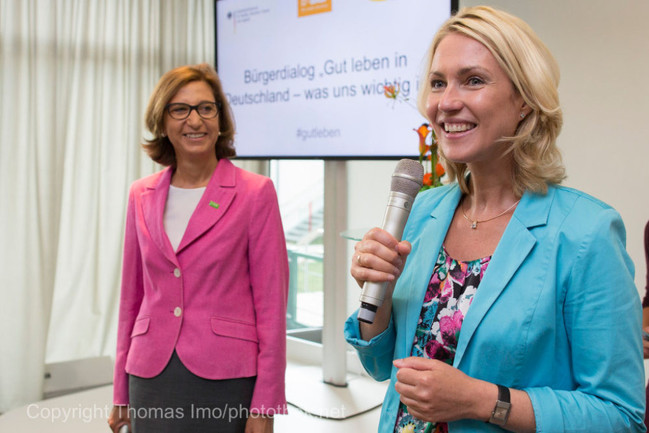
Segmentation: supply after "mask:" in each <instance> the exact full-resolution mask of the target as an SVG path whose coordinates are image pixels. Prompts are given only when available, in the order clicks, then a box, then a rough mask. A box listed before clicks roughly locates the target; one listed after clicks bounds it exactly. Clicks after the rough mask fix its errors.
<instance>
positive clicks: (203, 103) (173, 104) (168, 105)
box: [165, 101, 221, 120]
mask: <svg viewBox="0 0 649 433" xmlns="http://www.w3.org/2000/svg"><path fill="white" fill-rule="evenodd" d="M205 104H209V105H213V106H214V108H216V110H214V112H215V114H214V116H212V117H205V116H203V115H202V114H201V112H200V111H198V107H200V106H202V105H205ZM178 106H182V107H186V108H189V111H188V112H187V115H186V116H185V117H174V115H173V114H171V108H173V107H178ZM165 110H166V111H167V114H169V117H171V118H172V119H175V120H185V119H187V118H188V117H189V116H190V115H191V114H192V111H193V110H196V113H198V116H199V117H200V118H201V119H214V118H216V117H217V116H218V115H219V112H220V111H221V104H220V103H219V102H211V101H203V102H201V103H199V104H197V105H189V104H185V103H184V102H173V103H171V104H167V105H165Z"/></svg>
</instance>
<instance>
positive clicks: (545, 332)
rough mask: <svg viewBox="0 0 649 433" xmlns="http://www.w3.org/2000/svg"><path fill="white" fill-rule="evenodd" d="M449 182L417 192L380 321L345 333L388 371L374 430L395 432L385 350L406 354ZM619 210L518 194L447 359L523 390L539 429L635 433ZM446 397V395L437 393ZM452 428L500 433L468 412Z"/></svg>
mask: <svg viewBox="0 0 649 433" xmlns="http://www.w3.org/2000/svg"><path fill="white" fill-rule="evenodd" d="M461 195H462V194H461V191H460V188H459V187H458V186H457V184H451V185H449V186H445V187H440V188H435V189H432V190H429V191H427V192H424V193H421V194H419V195H418V197H417V199H416V200H415V204H414V206H413V209H412V212H411V214H410V218H409V219H408V223H407V225H406V228H405V230H404V236H403V238H404V239H406V240H408V241H410V242H411V243H412V252H411V254H410V256H409V257H408V260H407V262H406V266H405V268H404V270H403V273H402V275H401V277H400V278H399V280H398V281H397V285H396V287H395V291H394V294H393V307H392V320H391V322H390V325H389V326H388V329H386V330H385V331H384V332H383V333H382V334H380V335H378V336H376V337H375V338H373V339H372V340H370V341H369V342H366V341H364V340H362V339H361V338H360V333H359V326H358V321H357V319H356V313H354V314H353V315H352V316H351V317H350V318H349V319H348V320H347V322H346V324H345V336H346V338H347V341H348V342H349V343H350V344H351V345H353V346H354V347H355V348H356V349H357V351H358V354H359V357H360V359H361V362H362V363H363V366H364V367H365V369H366V370H367V371H368V373H369V374H370V375H371V376H372V377H374V378H375V379H377V380H386V379H390V385H389V386H388V391H387V395H386V398H385V401H384V404H383V408H382V412H381V420H380V427H379V431H380V432H384V433H388V432H392V431H393V428H394V423H395V420H396V415H397V410H398V404H399V395H398V393H397V392H396V391H395V389H394V383H395V381H396V368H394V367H393V366H392V360H393V359H399V358H405V357H408V356H410V353H411V350H412V342H413V338H414V335H415V327H416V324H417V320H418V318H419V313H420V311H421V306H422V302H423V298H424V294H425V291H426V287H427V285H428V281H429V279H430V277H431V275H432V272H433V267H434V265H435V261H436V259H437V254H438V252H439V250H440V247H441V246H442V242H443V241H444V238H445V237H446V232H447V230H448V228H449V225H450V222H451V219H452V218H453V213H454V211H455V209H456V207H457V205H458V203H459V200H460V197H461ZM625 242H626V233H625V229H624V224H623V223H622V219H621V218H620V216H619V214H618V213H617V212H616V211H615V210H614V209H612V208H611V207H610V206H608V205H606V204H605V203H602V202H601V201H599V200H597V199H595V198H593V197H591V196H589V195H587V194H584V193H582V192H580V191H576V190H574V189H570V188H565V187H560V186H551V187H550V188H549V191H548V193H547V194H545V195H539V194H533V193H525V194H524V195H523V197H522V198H521V201H520V203H519V205H518V207H517V208H516V210H515V212H514V214H513V216H512V218H511V220H510V222H509V224H508V226H507V228H506V230H505V232H504V233H503V236H502V238H501V240H500V242H499V244H498V247H497V248H496V250H495V251H494V253H493V256H492V259H491V262H490V264H489V267H488V268H487V271H486V273H485V275H484V277H483V279H482V281H481V283H480V287H479V288H478V291H477V293H476V296H475V297H474V299H473V303H472V304H471V307H470V308H469V310H468V313H467V315H466V317H465V319H464V323H463V325H462V329H461V332H460V336H459V340H458V346H457V352H456V355H455V361H454V363H453V365H454V366H455V367H456V368H458V369H459V370H461V371H463V372H464V373H466V374H468V375H469V376H471V377H474V378H477V379H482V380H485V381H488V382H491V383H495V384H502V385H505V386H508V387H511V388H515V389H520V390H524V391H526V392H527V393H528V395H529V397H530V399H531V401H532V406H533V408H534V416H535V418H536V428H537V431H538V432H552V433H559V432H571V433H576V432H584V433H586V432H588V433H591V432H594V431H598V432H607V433H610V432H625V433H628V432H644V431H645V427H644V423H643V419H644V411H645V394H644V383H645V381H644V363H643V354H642V337H641V323H642V309H641V305H640V298H639V295H638V292H637V289H636V287H635V285H634V281H633V274H634V266H633V263H632V261H631V259H630V258H629V256H628V255H627V253H626V250H625ZM439 398H444V396H439ZM449 431H450V432H476V431H483V432H490V431H503V430H501V429H500V428H499V427H498V426H495V425H491V424H487V423H485V422H481V421H476V420H460V421H456V422H451V423H449Z"/></svg>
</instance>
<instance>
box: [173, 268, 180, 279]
mask: <svg viewBox="0 0 649 433" xmlns="http://www.w3.org/2000/svg"><path fill="white" fill-rule="evenodd" d="M174 276H175V277H176V278H180V269H178V268H176V269H174Z"/></svg>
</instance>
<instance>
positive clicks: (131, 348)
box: [113, 159, 288, 414]
mask: <svg viewBox="0 0 649 433" xmlns="http://www.w3.org/2000/svg"><path fill="white" fill-rule="evenodd" d="M171 174H172V170H171V168H167V169H164V170H162V171H160V172H158V173H156V174H153V175H151V176H148V177H145V178H143V179H140V180H138V181H136V182H134V183H133V185H132V186H131V190H130V193H129V201H128V211H127V218H126V235H125V243H124V264H123V271H122V289H121V298H120V311H119V324H118V334H117V353H116V360H115V378H114V397H113V402H114V404H117V405H126V404H128V402H129V398H128V376H127V373H129V374H133V375H136V376H140V377H145V378H150V377H154V376H156V375H158V374H159V373H160V372H162V370H163V369H164V367H165V366H166V365H167V363H168V361H169V359H170V358H171V355H172V353H173V351H174V349H175V350H176V352H177V353H178V356H179V357H180V359H181V361H182V362H183V364H184V365H185V366H186V367H187V368H188V369H189V370H190V371H192V372H193V373H194V374H196V375H198V376H200V377H203V378H206V379H228V378H237V377H250V376H257V381H256V384H255V390H254V393H253V398H252V403H251V411H257V412H259V413H264V414H273V413H285V412H286V399H285V392H284V373H285V369H286V301H287V294H288V260H287V254H286V242H285V239H284V231H283V228H282V223H281V218H280V214H279V207H278V204H277V195H276V193H275V188H274V187H273V184H272V182H271V181H270V179H268V178H266V177H263V176H260V175H257V174H253V173H250V172H247V171H245V170H241V169H239V168H237V167H235V166H234V165H233V164H232V163H231V162H230V161H229V160H227V159H222V160H220V161H219V163H218V165H217V167H216V170H215V171H214V174H213V175H212V178H211V180H210V181H209V184H208V185H207V188H206V190H205V193H204V194H203V196H202V198H201V200H200V202H199V203H198V206H197V207H196V210H195V211H194V213H193V214H192V217H191V219H190V221H189V225H188V227H187V230H186V231H185V234H184V237H183V238H182V241H181V242H180V245H179V246H178V249H177V251H176V252H174V251H173V249H172V246H171V243H170V242H169V239H168V238H167V235H166V233H165V231H164V228H163V223H162V216H163V212H164V208H165V202H166V200H167V192H168V190H169V184H170V181H171Z"/></svg>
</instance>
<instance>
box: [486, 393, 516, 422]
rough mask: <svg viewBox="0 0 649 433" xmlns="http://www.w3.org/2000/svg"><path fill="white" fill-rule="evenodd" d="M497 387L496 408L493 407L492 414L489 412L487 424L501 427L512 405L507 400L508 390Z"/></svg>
mask: <svg viewBox="0 0 649 433" xmlns="http://www.w3.org/2000/svg"><path fill="white" fill-rule="evenodd" d="M497 386H498V401H497V402H496V407H494V410H493V412H491V418H489V423H491V424H496V425H499V426H503V425H505V424H506V423H507V418H509V411H510V409H511V408H512V404H511V402H510V400H509V388H507V387H506V386H502V385H497Z"/></svg>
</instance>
